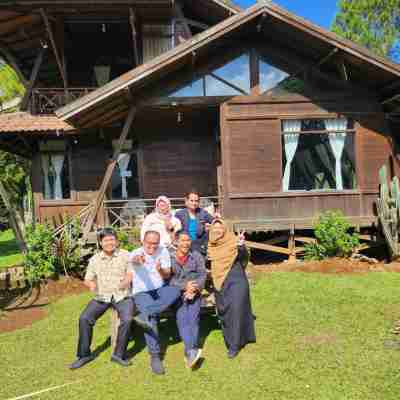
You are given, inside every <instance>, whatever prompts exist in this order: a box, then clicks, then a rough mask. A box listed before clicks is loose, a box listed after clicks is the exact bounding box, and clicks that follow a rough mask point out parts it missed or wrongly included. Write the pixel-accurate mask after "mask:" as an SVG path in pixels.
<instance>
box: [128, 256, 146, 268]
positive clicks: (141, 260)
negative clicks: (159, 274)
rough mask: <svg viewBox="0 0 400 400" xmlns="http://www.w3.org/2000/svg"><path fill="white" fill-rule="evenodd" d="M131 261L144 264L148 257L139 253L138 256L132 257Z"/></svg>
mask: <svg viewBox="0 0 400 400" xmlns="http://www.w3.org/2000/svg"><path fill="white" fill-rule="evenodd" d="M131 261H132V263H133V264H140V265H143V264H144V263H145V261H146V257H145V256H144V254H139V255H137V256H134V257H132V260H131Z"/></svg>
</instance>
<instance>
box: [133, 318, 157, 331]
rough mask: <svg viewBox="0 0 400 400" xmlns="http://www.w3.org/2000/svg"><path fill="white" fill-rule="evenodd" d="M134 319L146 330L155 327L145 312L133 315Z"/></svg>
mask: <svg viewBox="0 0 400 400" xmlns="http://www.w3.org/2000/svg"><path fill="white" fill-rule="evenodd" d="M133 320H134V321H135V322H136V324H137V325H139V326H140V327H141V328H143V329H144V330H145V331H151V330H152V329H153V327H152V325H151V324H150V321H149V319H148V318H146V317H145V316H143V314H138V315H136V316H135V317H133Z"/></svg>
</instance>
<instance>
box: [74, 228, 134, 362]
mask: <svg viewBox="0 0 400 400" xmlns="http://www.w3.org/2000/svg"><path fill="white" fill-rule="evenodd" d="M99 242H100V246H101V248H102V251H101V252H99V253H97V254H95V255H94V256H93V257H92V258H91V259H90V261H89V265H88V268H87V271H86V275H85V282H84V283H85V285H86V286H87V287H88V288H89V289H90V291H91V292H93V293H94V294H95V298H94V299H93V300H91V301H90V302H89V304H88V305H87V307H86V308H85V310H84V311H83V312H82V314H81V316H80V318H79V343H78V352H77V356H78V358H77V360H75V361H74V362H73V363H72V364H71V365H70V368H71V369H77V368H80V367H82V366H83V365H85V364H86V363H88V362H90V361H92V360H93V359H94V358H95V357H94V355H93V354H92V353H91V351H90V345H91V343H92V335H93V327H94V325H95V323H96V321H97V320H98V319H99V318H100V317H101V316H102V315H103V314H104V313H105V312H106V311H107V310H108V309H109V308H110V307H113V308H114V309H115V310H116V311H117V312H118V317H119V318H120V321H121V322H120V325H119V328H118V335H117V343H116V346H115V349H114V353H113V355H112V356H111V361H113V362H116V363H118V364H119V365H122V366H124V367H126V366H128V365H130V362H129V361H127V360H126V358H125V357H126V354H125V353H126V348H127V346H128V341H129V328H130V325H131V322H132V316H133V313H134V308H135V306H134V302H133V301H132V299H131V298H130V297H128V294H129V293H128V291H129V288H130V286H131V282H132V277H133V270H132V266H131V264H130V263H129V252H127V251H125V250H121V249H119V248H118V240H117V236H116V233H115V231H114V230H112V229H109V228H106V229H103V230H102V231H101V232H100V235H99Z"/></svg>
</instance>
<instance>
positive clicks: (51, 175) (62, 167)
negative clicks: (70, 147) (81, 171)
mask: <svg viewBox="0 0 400 400" xmlns="http://www.w3.org/2000/svg"><path fill="white" fill-rule="evenodd" d="M41 163H42V171H43V188H44V199H45V200H62V199H69V198H70V197H71V189H70V179H69V159H68V155H67V153H66V152H54V153H42V155H41Z"/></svg>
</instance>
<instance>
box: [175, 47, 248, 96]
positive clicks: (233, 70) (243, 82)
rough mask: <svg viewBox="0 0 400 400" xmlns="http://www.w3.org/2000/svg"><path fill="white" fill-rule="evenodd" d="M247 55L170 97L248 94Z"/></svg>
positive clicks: (182, 88) (233, 60)
mask: <svg viewBox="0 0 400 400" xmlns="http://www.w3.org/2000/svg"><path fill="white" fill-rule="evenodd" d="M249 63H250V61H249V55H248V54H247V53H244V54H242V55H240V56H239V57H236V58H233V59H232V60H231V61H229V62H227V63H225V64H224V65H222V66H220V67H219V68H216V69H214V70H213V71H210V72H209V73H207V74H205V75H204V76H201V77H200V78H197V79H195V80H193V82H191V83H189V84H187V85H185V86H183V87H181V88H179V89H178V90H176V91H175V92H174V93H171V94H170V95H169V96H170V97H197V96H237V95H246V94H248V93H250V65H249Z"/></svg>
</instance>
